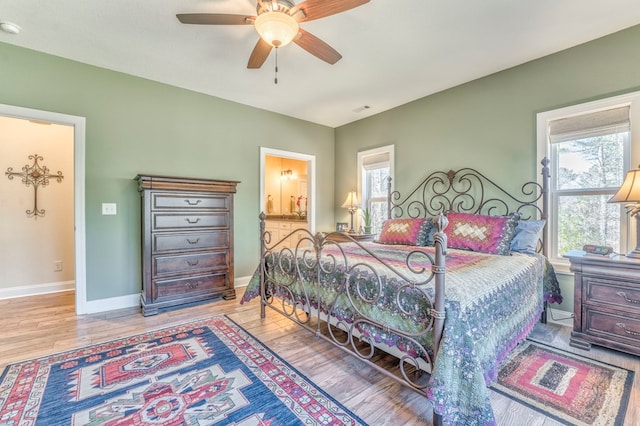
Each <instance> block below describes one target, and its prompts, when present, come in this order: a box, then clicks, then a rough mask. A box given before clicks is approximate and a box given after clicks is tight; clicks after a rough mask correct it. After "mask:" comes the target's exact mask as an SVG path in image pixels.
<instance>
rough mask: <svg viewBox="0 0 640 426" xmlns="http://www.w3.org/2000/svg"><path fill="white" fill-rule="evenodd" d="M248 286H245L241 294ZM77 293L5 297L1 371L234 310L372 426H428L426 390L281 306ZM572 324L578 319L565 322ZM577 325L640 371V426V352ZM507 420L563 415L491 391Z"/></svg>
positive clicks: (603, 352) (633, 405)
mask: <svg viewBox="0 0 640 426" xmlns="http://www.w3.org/2000/svg"><path fill="white" fill-rule="evenodd" d="M242 293H243V289H239V295H241V294H242ZM73 304H74V294H73V293H72V292H64V293H56V294H49V295H41V296H32V297H25V298H18V299H8V300H0V312H1V315H0V371H3V370H4V368H5V366H6V365H7V364H9V363H13V362H17V361H21V360H25V359H30V358H37V357H40V356H44V355H47V354H51V353H54V352H62V351H66V350H69V349H74V348H78V347H81V346H86V345H90V344H94V343H99V342H103V341H107V340H112V339H116V338H120V337H125V336H129V335H133V334H137V333H141V332H144V331H146V330H153V329H158V328H163V327H168V326H171V325H174V324H180V323H184V322H187V321H191V320H195V319H199V318H205V317H207V316H210V315H213V314H226V315H228V316H229V317H230V318H231V319H233V320H234V321H235V322H237V323H238V324H240V325H241V326H242V327H243V328H245V329H246V330H247V331H249V332H250V333H251V334H253V335H254V336H255V337H257V338H258V339H259V340H261V341H262V342H263V343H264V344H266V345H267V346H268V347H269V348H271V349H272V350H274V351H276V352H277V353H278V354H279V355H280V356H281V357H282V358H284V359H285V360H286V361H288V362H289V363H291V364H292V365H293V366H294V367H296V368H297V369H298V370H300V371H301V372H302V373H304V374H305V375H306V376H307V377H309V378H310V379H311V380H312V381H313V382H315V383H316V384H317V385H318V386H320V387H321V388H323V389H324V390H325V391H327V392H328V393H329V394H331V395H332V396H333V397H334V398H336V399H337V400H338V401H340V402H341V403H342V404H344V405H345V406H346V407H347V408H349V409H350V410H352V411H353V412H354V413H355V414H357V415H358V416H360V417H361V418H362V419H363V420H364V421H365V422H367V423H369V424H371V425H393V426H396V425H405V424H406V425H428V424H431V407H430V405H429V404H428V402H426V401H425V400H424V399H423V398H422V397H421V396H420V395H418V394H417V393H415V392H413V391H411V390H409V389H407V388H404V387H402V386H400V385H399V384H397V383H395V382H394V381H392V380H391V379H388V378H386V377H385V376H383V375H382V374H381V373H379V372H377V371H375V370H374V369H372V368H369V367H367V366H366V365H364V363H362V362H361V361H359V360H357V359H355V358H353V357H351V356H349V355H347V354H345V353H344V352H342V351H341V350H339V349H337V348H333V347H331V346H330V345H329V344H328V343H326V342H324V341H322V340H320V339H318V338H316V337H315V336H312V335H310V334H309V333H308V332H307V331H305V330H303V329H302V328H301V327H299V326H297V325H296V324H294V323H292V322H291V321H289V320H288V319H286V318H284V317H282V316H280V315H279V314H277V313H276V312H273V311H267V318H266V320H261V319H260V316H259V304H258V303H257V301H253V302H251V303H248V304H245V305H240V304H239V302H238V300H234V301H215V302H212V303H208V304H205V305H200V306H196V307H190V308H185V309H180V310H174V311H171V312H165V313H161V314H159V315H155V316H151V317H143V316H142V315H141V314H140V313H139V310H138V309H123V310H118V311H110V312H105V313H100V314H92V315H84V316H75V314H74V306H73ZM564 323H565V324H567V325H570V322H568V321H564ZM569 331H570V328H569V327H564V328H563V330H562V331H561V332H559V333H558V334H557V336H556V338H555V340H554V342H553V345H554V346H556V347H559V348H561V349H565V350H568V351H571V352H575V353H578V354H581V355H586V356H589V357H591V358H595V359H598V360H600V361H604V362H608V363H611V364H615V365H619V366H622V367H625V368H628V369H631V370H634V371H636V375H635V381H634V384H633V391H632V394H631V399H630V403H629V408H628V410H627V416H626V420H625V425H629V426H631V425H640V372H639V370H640V368H639V367H640V358H639V357H636V356H633V355H627V354H623V353H620V352H616V351H611V350H607V349H602V348H596V347H594V348H593V349H592V350H591V351H590V352H585V351H582V350H580V349H575V348H571V347H569V346H568V341H569ZM490 394H491V403H492V406H493V409H494V412H495V415H496V420H497V422H498V424H499V425H504V426H509V425H514V426H515V425H517V426H520V425H545V426H546V425H557V424H559V423H557V422H556V421H554V420H553V419H550V418H547V417H545V416H543V415H540V414H539V413H537V412H535V411H533V410H531V409H529V408H527V407H525V406H523V405H521V404H518V403H516V402H515V401H512V400H511V399H509V398H507V397H504V396H502V395H499V394H497V393H495V392H493V391H490Z"/></svg>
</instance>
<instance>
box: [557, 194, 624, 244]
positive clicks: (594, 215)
mask: <svg viewBox="0 0 640 426" xmlns="http://www.w3.org/2000/svg"><path fill="white" fill-rule="evenodd" d="M609 198H611V196H610V195H591V196H588V195H584V196H560V197H558V245H557V247H558V253H557V254H558V255H559V256H562V255H563V254H565V253H566V252H568V251H569V250H576V249H578V250H579V249H582V246H583V245H585V244H597V245H606V246H610V247H613V250H614V251H616V252H619V251H620V205H619V204H611V203H607V200H608V199H609Z"/></svg>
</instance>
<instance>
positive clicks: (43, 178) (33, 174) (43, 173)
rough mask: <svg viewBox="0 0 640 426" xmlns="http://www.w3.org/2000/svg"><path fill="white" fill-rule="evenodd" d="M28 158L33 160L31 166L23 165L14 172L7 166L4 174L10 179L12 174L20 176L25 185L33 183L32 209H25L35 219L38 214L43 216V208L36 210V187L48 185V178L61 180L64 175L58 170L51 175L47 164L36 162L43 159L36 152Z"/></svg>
mask: <svg viewBox="0 0 640 426" xmlns="http://www.w3.org/2000/svg"><path fill="white" fill-rule="evenodd" d="M29 160H33V164H32V165H31V166H29V165H28V164H27V165H25V166H24V167H23V168H22V172H14V171H13V167H9V168H8V169H7V171H6V172H5V174H6V175H7V177H8V178H9V179H10V180H13V177H14V176H20V177H21V178H22V183H24V184H25V185H27V186H29V185H33V210H27V216H33V217H35V218H36V219H37V218H38V216H44V209H40V210H38V187H39V186H47V185H49V178H54V179H55V180H57V181H58V182H62V179H63V178H64V176H62V172H60V171H58V174H55V175H52V174H50V173H49V168H48V167H47V166H41V165H40V164H38V160H41V161H42V160H44V158H43V157H41V156H39V155H38V154H34V155H30V156H29Z"/></svg>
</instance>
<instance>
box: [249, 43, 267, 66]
mask: <svg viewBox="0 0 640 426" xmlns="http://www.w3.org/2000/svg"><path fill="white" fill-rule="evenodd" d="M271 49H272V46H271V45H270V44H269V43H267V42H266V41H264V40H263V39H262V38H259V39H258V42H257V43H256V47H254V48H253V52H251V56H249V63H248V64H247V68H260V67H261V66H262V64H264V61H266V60H267V57H268V56H269V53H271Z"/></svg>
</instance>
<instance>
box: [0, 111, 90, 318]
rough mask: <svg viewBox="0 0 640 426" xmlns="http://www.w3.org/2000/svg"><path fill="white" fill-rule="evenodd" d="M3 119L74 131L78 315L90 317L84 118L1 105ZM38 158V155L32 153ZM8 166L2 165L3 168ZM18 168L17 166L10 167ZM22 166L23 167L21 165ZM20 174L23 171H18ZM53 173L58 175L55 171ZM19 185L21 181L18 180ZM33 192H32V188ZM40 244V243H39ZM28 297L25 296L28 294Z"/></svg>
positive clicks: (75, 259)
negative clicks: (88, 307) (86, 235)
mask: <svg viewBox="0 0 640 426" xmlns="http://www.w3.org/2000/svg"><path fill="white" fill-rule="evenodd" d="M0 116H3V117H8V118H15V119H21V120H30V121H32V122H35V123H41V124H47V123H53V124H58V125H62V126H70V127H71V128H72V129H73V132H72V133H73V136H72V137H73V143H72V146H73V152H72V154H71V155H72V156H73V161H72V163H73V216H74V220H73V227H74V230H73V245H74V247H73V251H74V281H75V310H76V315H81V314H85V313H87V291H86V290H87V289H86V239H85V196H84V194H85V191H84V185H85V184H84V182H85V118H84V117H78V116H73V115H67V114H60V113H56V112H50V111H41V110H35V109H30V108H23V107H17V106H13V105H5V104H0ZM32 154H36V153H32ZM4 166H5V165H3V167H4ZM9 166H13V167H14V168H16V167H15V166H18V165H13V164H11V165H9ZM20 166H22V164H20ZM17 169H18V170H19V169H20V167H17ZM52 172H57V169H56V170H52ZM18 181H19V179H18ZM30 189H32V188H30ZM36 244H37V242H36ZM25 295H26V294H25Z"/></svg>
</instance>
